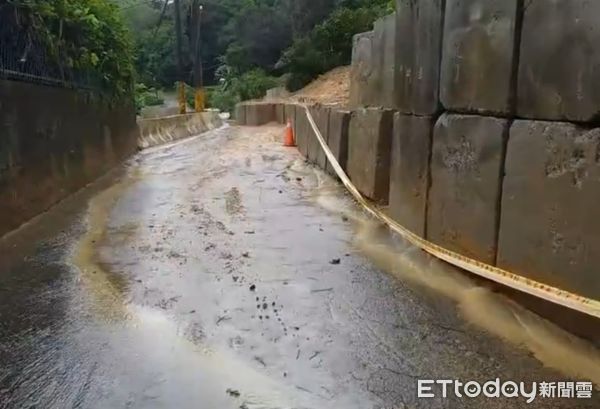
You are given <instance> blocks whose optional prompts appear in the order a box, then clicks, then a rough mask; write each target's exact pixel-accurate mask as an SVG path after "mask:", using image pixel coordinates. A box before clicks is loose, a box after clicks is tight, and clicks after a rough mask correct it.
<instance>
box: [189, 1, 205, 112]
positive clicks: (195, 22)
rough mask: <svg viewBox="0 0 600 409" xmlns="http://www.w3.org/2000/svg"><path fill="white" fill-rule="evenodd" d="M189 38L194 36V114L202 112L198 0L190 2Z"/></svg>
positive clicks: (200, 28)
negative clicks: (192, 28)
mask: <svg viewBox="0 0 600 409" xmlns="http://www.w3.org/2000/svg"><path fill="white" fill-rule="evenodd" d="M190 17H191V22H192V24H191V26H192V27H194V28H195V30H190V36H194V39H193V41H190V43H191V44H192V59H193V61H194V88H195V94H194V105H195V106H194V108H195V110H196V112H202V111H204V102H205V101H204V89H203V87H204V84H203V72H202V71H203V70H202V5H201V4H200V0H193V1H192V10H191V16H190Z"/></svg>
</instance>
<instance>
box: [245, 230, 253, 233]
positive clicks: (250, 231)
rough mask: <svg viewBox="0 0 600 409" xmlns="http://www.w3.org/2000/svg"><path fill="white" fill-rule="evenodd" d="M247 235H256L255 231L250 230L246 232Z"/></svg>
mask: <svg viewBox="0 0 600 409" xmlns="http://www.w3.org/2000/svg"><path fill="white" fill-rule="evenodd" d="M244 233H245V234H254V230H248V231H245V232H244Z"/></svg>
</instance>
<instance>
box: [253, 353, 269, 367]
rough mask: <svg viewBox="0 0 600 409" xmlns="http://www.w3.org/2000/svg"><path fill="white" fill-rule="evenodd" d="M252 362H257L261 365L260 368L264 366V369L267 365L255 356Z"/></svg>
mask: <svg viewBox="0 0 600 409" xmlns="http://www.w3.org/2000/svg"><path fill="white" fill-rule="evenodd" d="M254 360H255V361H256V362H258V363H259V364H261V365H262V366H264V367H265V368H266V367H267V364H266V363H265V361H264V360H263V359H262V358H261V357H259V356H255V357H254Z"/></svg>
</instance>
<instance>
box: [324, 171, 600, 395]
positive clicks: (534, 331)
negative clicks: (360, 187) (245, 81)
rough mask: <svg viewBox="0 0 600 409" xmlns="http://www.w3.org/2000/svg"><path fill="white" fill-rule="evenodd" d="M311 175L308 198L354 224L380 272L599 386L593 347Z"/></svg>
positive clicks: (598, 357)
mask: <svg viewBox="0 0 600 409" xmlns="http://www.w3.org/2000/svg"><path fill="white" fill-rule="evenodd" d="M314 172H315V177H316V179H317V186H318V187H317V189H316V190H315V192H314V194H313V200H314V201H315V202H316V203H317V204H318V205H320V206H321V207H323V208H324V209H326V210H327V211H329V212H332V213H335V214H340V215H343V216H345V217H347V218H348V219H349V220H352V221H353V222H354V225H355V227H356V234H355V236H354V244H355V245H356V247H357V248H358V249H359V250H360V251H361V252H362V253H363V254H365V255H366V256H367V257H368V258H369V259H370V260H371V261H372V262H374V263H375V265H377V266H378V267H379V268H381V269H382V270H384V271H386V272H388V273H391V274H393V275H394V276H396V277H398V278H400V279H401V280H403V281H408V282H410V283H413V284H416V285H418V286H421V287H425V288H428V289H430V290H433V291H435V292H436V293H438V294H440V295H443V296H445V297H448V298H450V299H452V300H454V301H455V302H456V303H457V306H458V308H459V310H460V312H461V313H462V316H463V317H464V318H465V319H466V320H467V321H468V322H470V323H472V324H475V325H477V326H478V327H480V328H483V329H484V330H486V331H487V332H489V333H491V334H494V335H495V336H498V337H500V338H502V339H504V340H505V341H508V342H510V343H511V344H514V345H517V346H519V347H523V348H526V349H528V350H529V351H530V352H531V353H532V354H533V355H534V356H535V357H536V358H537V359H538V360H539V361H540V362H541V363H543V364H544V365H545V366H546V367H549V368H552V369H554V370H557V371H559V372H561V373H563V374H565V375H567V376H570V377H573V378H577V379H580V378H581V379H586V380H591V381H592V382H594V383H595V384H596V385H597V386H600V351H599V350H598V349H597V348H596V347H594V346H593V345H592V344H590V343H589V342H587V341H584V340H582V339H580V338H577V337H575V336H574V335H572V334H570V333H568V332H566V331H564V330H563V329H561V328H559V327H558V326H556V325H554V324H552V323H551V322H549V321H548V320H546V319H544V318H542V317H540V316H538V315H536V314H534V313H532V312H531V311H529V310H527V309H525V308H523V307H521V306H520V305H518V304H517V303H515V302H514V301H512V300H510V299H509V298H507V297H506V296H504V295H501V294H498V293H495V292H493V291H492V290H490V289H489V288H486V287H483V286H481V285H480V284H478V283H477V282H476V281H475V280H473V279H471V278H470V277H469V276H467V275H466V274H465V273H462V272H461V271H460V270H458V269H457V268H454V267H452V266H450V265H448V264H446V263H444V262H442V261H440V260H437V259H434V258H433V257H431V256H429V255H427V254H425V253H424V252H422V251H421V250H420V249H418V248H416V247H414V246H412V245H410V244H408V243H406V242H402V243H400V242H399V241H396V240H392V238H391V237H392V236H391V233H390V232H389V230H388V229H387V228H386V227H385V226H383V225H382V224H381V223H379V222H377V221H375V220H373V219H371V218H369V217H368V216H367V215H366V214H365V213H362V212H359V211H357V210H356V206H357V205H356V204H354V203H353V201H350V200H344V199H342V198H341V197H342V195H343V193H345V191H344V190H343V188H342V187H341V186H340V185H339V184H337V183H335V182H334V181H333V180H332V179H331V178H329V177H327V176H326V175H324V174H323V173H322V172H321V171H319V170H314Z"/></svg>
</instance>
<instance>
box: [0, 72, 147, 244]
mask: <svg viewBox="0 0 600 409" xmlns="http://www.w3.org/2000/svg"><path fill="white" fill-rule="evenodd" d="M0 133H1V135H0V236H1V235H3V234H5V233H7V232H9V231H11V230H13V229H15V228H17V227H18V226H20V225H21V224H22V223H24V222H25V221H27V220H29V219H31V218H32V217H34V216H36V215H38V214H39V213H41V212H43V211H45V210H47V209H48V208H50V207H51V206H52V205H54V204H55V203H57V202H58V201H60V200H62V199H64V198H65V197H66V196H68V195H69V194H71V193H73V192H75V191H77V190H78V189H80V188H82V187H83V186H85V185H86V184H88V183H89V182H91V181H93V180H95V179H96V178H98V177H99V176H101V175H102V174H104V173H105V172H107V171H108V170H109V169H111V168H112V167H114V166H115V165H116V164H118V163H119V162H121V161H122V160H124V159H125V158H127V157H128V156H129V155H131V154H132V153H134V152H135V151H136V149H137V138H138V135H139V130H138V126H137V124H136V121H135V108H134V107H133V105H130V106H112V105H111V104H108V103H106V102H103V101H101V100H99V99H98V98H97V97H94V96H93V95H91V94H89V93H82V92H78V91H75V90H70V89H64V88H54V87H48V86H42V85H34V84H28V83H23V82H15V81H8V80H0Z"/></svg>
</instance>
